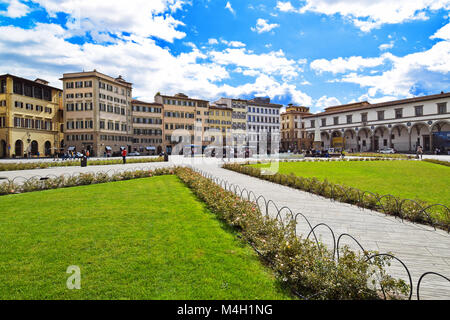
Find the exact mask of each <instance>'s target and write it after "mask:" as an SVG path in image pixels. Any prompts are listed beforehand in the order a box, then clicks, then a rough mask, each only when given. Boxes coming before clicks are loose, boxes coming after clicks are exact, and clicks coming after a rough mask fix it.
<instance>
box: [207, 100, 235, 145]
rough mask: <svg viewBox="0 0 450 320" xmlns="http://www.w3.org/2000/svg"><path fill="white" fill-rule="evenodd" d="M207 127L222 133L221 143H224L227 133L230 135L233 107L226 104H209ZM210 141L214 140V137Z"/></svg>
mask: <svg viewBox="0 0 450 320" xmlns="http://www.w3.org/2000/svg"><path fill="white" fill-rule="evenodd" d="M208 123H209V129H210V130H216V131H219V132H221V133H222V137H223V140H222V141H223V145H226V139H227V135H231V133H232V126H233V109H232V108H228V107H226V106H219V105H211V106H210V107H209V120H208ZM211 138H213V140H212V141H214V139H215V138H214V137H211Z"/></svg>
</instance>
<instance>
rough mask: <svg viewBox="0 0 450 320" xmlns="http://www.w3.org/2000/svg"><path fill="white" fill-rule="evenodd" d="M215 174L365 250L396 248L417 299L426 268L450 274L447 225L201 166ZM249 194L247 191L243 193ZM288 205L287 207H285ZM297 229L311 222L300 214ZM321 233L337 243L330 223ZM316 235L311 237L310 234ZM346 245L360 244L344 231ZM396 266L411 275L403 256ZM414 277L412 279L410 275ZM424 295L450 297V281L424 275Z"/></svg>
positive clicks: (302, 231)
mask: <svg viewBox="0 0 450 320" xmlns="http://www.w3.org/2000/svg"><path fill="white" fill-rule="evenodd" d="M194 167H195V168H197V169H199V170H203V171H204V172H207V173H209V174H211V175H213V176H215V177H219V178H221V179H224V180H226V181H228V182H229V183H233V184H235V185H239V186H240V188H241V189H243V188H245V189H247V190H248V191H250V190H251V191H253V192H254V193H255V195H256V196H257V197H258V196H259V195H263V196H264V197H265V198H266V199H267V200H269V199H270V200H273V201H274V202H275V203H276V205H277V206H278V208H282V207H283V206H287V207H289V208H290V209H291V210H292V211H293V212H294V214H297V213H299V212H300V213H302V214H304V215H305V216H306V217H307V218H308V220H309V221H310V223H311V224H312V226H313V227H314V226H316V225H317V224H320V223H326V224H327V225H328V226H330V227H331V229H333V231H334V233H335V236H336V240H337V238H338V237H339V235H341V234H350V235H351V236H353V237H354V238H355V239H356V240H358V241H359V242H360V243H361V245H362V246H363V247H364V249H366V250H374V251H379V252H380V253H389V252H391V253H392V254H394V256H396V257H397V258H399V259H400V260H402V261H403V262H404V263H405V264H406V266H407V267H408V269H409V271H410V272H411V277H412V281H413V285H414V287H413V290H414V291H413V293H414V295H413V299H414V297H415V296H416V291H417V288H416V285H417V282H418V280H419V278H420V276H421V275H422V274H424V273H425V272H430V271H432V272H437V273H440V274H442V275H444V276H446V277H448V278H450V235H449V234H448V233H446V232H445V231H442V230H436V231H435V230H434V229H433V228H431V227H428V226H423V225H418V224H413V223H410V222H407V221H404V222H402V221H401V220H400V219H395V218H393V217H390V216H385V215H384V214H381V213H378V212H374V211H370V210H362V209H360V208H357V207H355V206H351V205H348V204H343V203H339V202H332V201H330V200H329V199H325V198H321V197H318V196H315V195H312V194H309V193H306V192H303V191H299V190H296V189H292V188H289V187H285V186H281V185H278V184H274V183H271V182H267V181H263V180H259V179H257V178H252V177H249V176H246V175H242V174H239V173H236V172H233V171H229V170H225V169H222V168H218V167H217V166H213V165H209V166H196V165H194ZM244 196H245V194H244ZM275 211H276V210H275V207H274V206H271V210H270V212H271V215H273V216H274V215H275V214H276V213H275ZM286 212H287V211H284V213H286ZM297 232H298V234H299V235H300V234H301V235H303V236H304V237H306V236H307V235H308V234H309V232H310V228H309V227H308V226H307V224H306V223H305V222H304V221H302V220H301V219H299V220H298V228H297ZM316 234H317V235H318V236H319V235H320V237H321V238H322V241H323V242H324V243H325V244H327V245H328V246H329V247H330V249H332V248H333V243H334V241H333V240H332V236H331V232H330V231H329V230H328V229H326V228H325V227H319V228H317V229H316ZM311 239H312V238H311ZM341 245H349V247H350V248H352V249H354V250H358V249H359V248H358V246H357V245H356V244H355V243H354V242H353V241H351V240H350V238H348V237H345V238H343V239H342V243H341ZM390 270H391V272H392V273H393V274H394V275H395V276H397V277H401V278H402V279H405V281H406V280H407V279H408V278H407V273H406V271H405V269H404V268H403V267H402V266H401V264H400V263H398V262H393V264H392V267H391V269H390ZM407 283H409V281H407ZM420 298H421V299H429V298H432V299H450V282H446V281H445V280H444V279H442V280H441V279H440V278H437V277H434V276H430V277H427V278H425V279H424V280H423V282H422V284H421V290H420Z"/></svg>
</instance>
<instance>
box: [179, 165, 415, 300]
mask: <svg viewBox="0 0 450 320" xmlns="http://www.w3.org/2000/svg"><path fill="white" fill-rule="evenodd" d="M176 174H177V175H178V176H179V177H180V179H181V180H182V181H183V182H184V183H185V184H186V185H187V186H188V187H189V188H190V189H192V191H193V192H194V194H196V195H197V197H198V198H199V199H201V200H202V201H204V202H205V203H206V205H207V206H208V208H209V209H210V210H211V211H212V212H213V213H215V214H216V215H217V216H218V218H219V219H221V220H223V221H224V222H226V223H227V224H229V225H230V226H232V227H234V228H235V230H236V231H237V232H239V234H240V235H241V237H242V239H244V240H246V241H247V242H248V243H250V244H251V246H252V247H253V248H254V249H255V250H256V251H257V252H258V253H259V255H260V256H261V258H262V259H263V261H265V262H266V263H267V265H269V266H270V267H271V268H272V269H273V270H274V271H275V272H276V274H277V277H278V279H279V280H280V281H281V282H282V283H283V284H284V285H285V286H287V287H288V288H290V289H291V290H292V291H293V292H294V293H295V294H296V295H297V296H299V297H301V298H304V299H314V300H325V299H380V298H384V297H385V298H387V299H397V298H404V297H405V296H406V295H407V294H408V293H409V289H410V288H409V286H408V285H406V283H405V282H404V281H403V280H399V279H394V278H393V277H391V276H389V275H388V274H387V273H386V267H387V266H389V264H390V263H391V258H390V257H388V256H377V257H375V258H373V259H371V260H368V259H367V257H368V256H369V255H375V254H376V253H375V252H364V253H355V252H353V251H351V250H349V249H348V248H347V247H343V248H341V249H340V252H339V259H336V257H335V252H333V251H330V250H328V249H327V247H326V246H325V245H323V244H322V243H320V242H319V243H318V244H317V243H316V242H313V241H310V240H308V239H303V238H302V237H299V236H297V235H296V232H295V231H296V230H295V227H296V224H295V222H294V221H293V220H286V221H280V220H277V219H273V218H271V217H268V216H265V215H263V214H262V213H261V211H260V209H259V207H258V206H257V205H256V204H255V203H252V202H250V201H246V200H243V199H241V198H239V197H237V196H236V195H235V194H234V193H232V192H229V191H225V190H224V189H222V188H221V187H220V186H218V185H217V184H215V183H213V182H212V181H210V180H209V179H206V178H204V177H203V176H201V175H200V174H198V173H196V172H194V171H192V170H191V169H187V168H177V169H176ZM375 279H378V280H377V281H376V280H375ZM380 288H382V290H380ZM382 292H384V294H385V296H383V295H382Z"/></svg>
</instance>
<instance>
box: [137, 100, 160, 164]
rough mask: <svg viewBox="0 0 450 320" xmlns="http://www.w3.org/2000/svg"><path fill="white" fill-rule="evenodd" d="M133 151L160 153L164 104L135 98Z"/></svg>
mask: <svg viewBox="0 0 450 320" xmlns="http://www.w3.org/2000/svg"><path fill="white" fill-rule="evenodd" d="M131 108H132V111H131V112H132V116H133V148H132V149H133V151H135V152H139V153H141V154H146V155H147V154H148V155H152V154H160V153H161V152H162V151H163V150H164V145H163V105H162V104H158V103H150V102H143V101H139V100H133V101H132V102H131Z"/></svg>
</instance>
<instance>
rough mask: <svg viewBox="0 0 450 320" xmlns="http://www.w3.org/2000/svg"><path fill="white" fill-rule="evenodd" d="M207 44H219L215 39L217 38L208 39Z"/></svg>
mask: <svg viewBox="0 0 450 320" xmlns="http://www.w3.org/2000/svg"><path fill="white" fill-rule="evenodd" d="M208 44H210V45H214V44H219V41H217V39H214V38H211V39H209V40H208Z"/></svg>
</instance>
